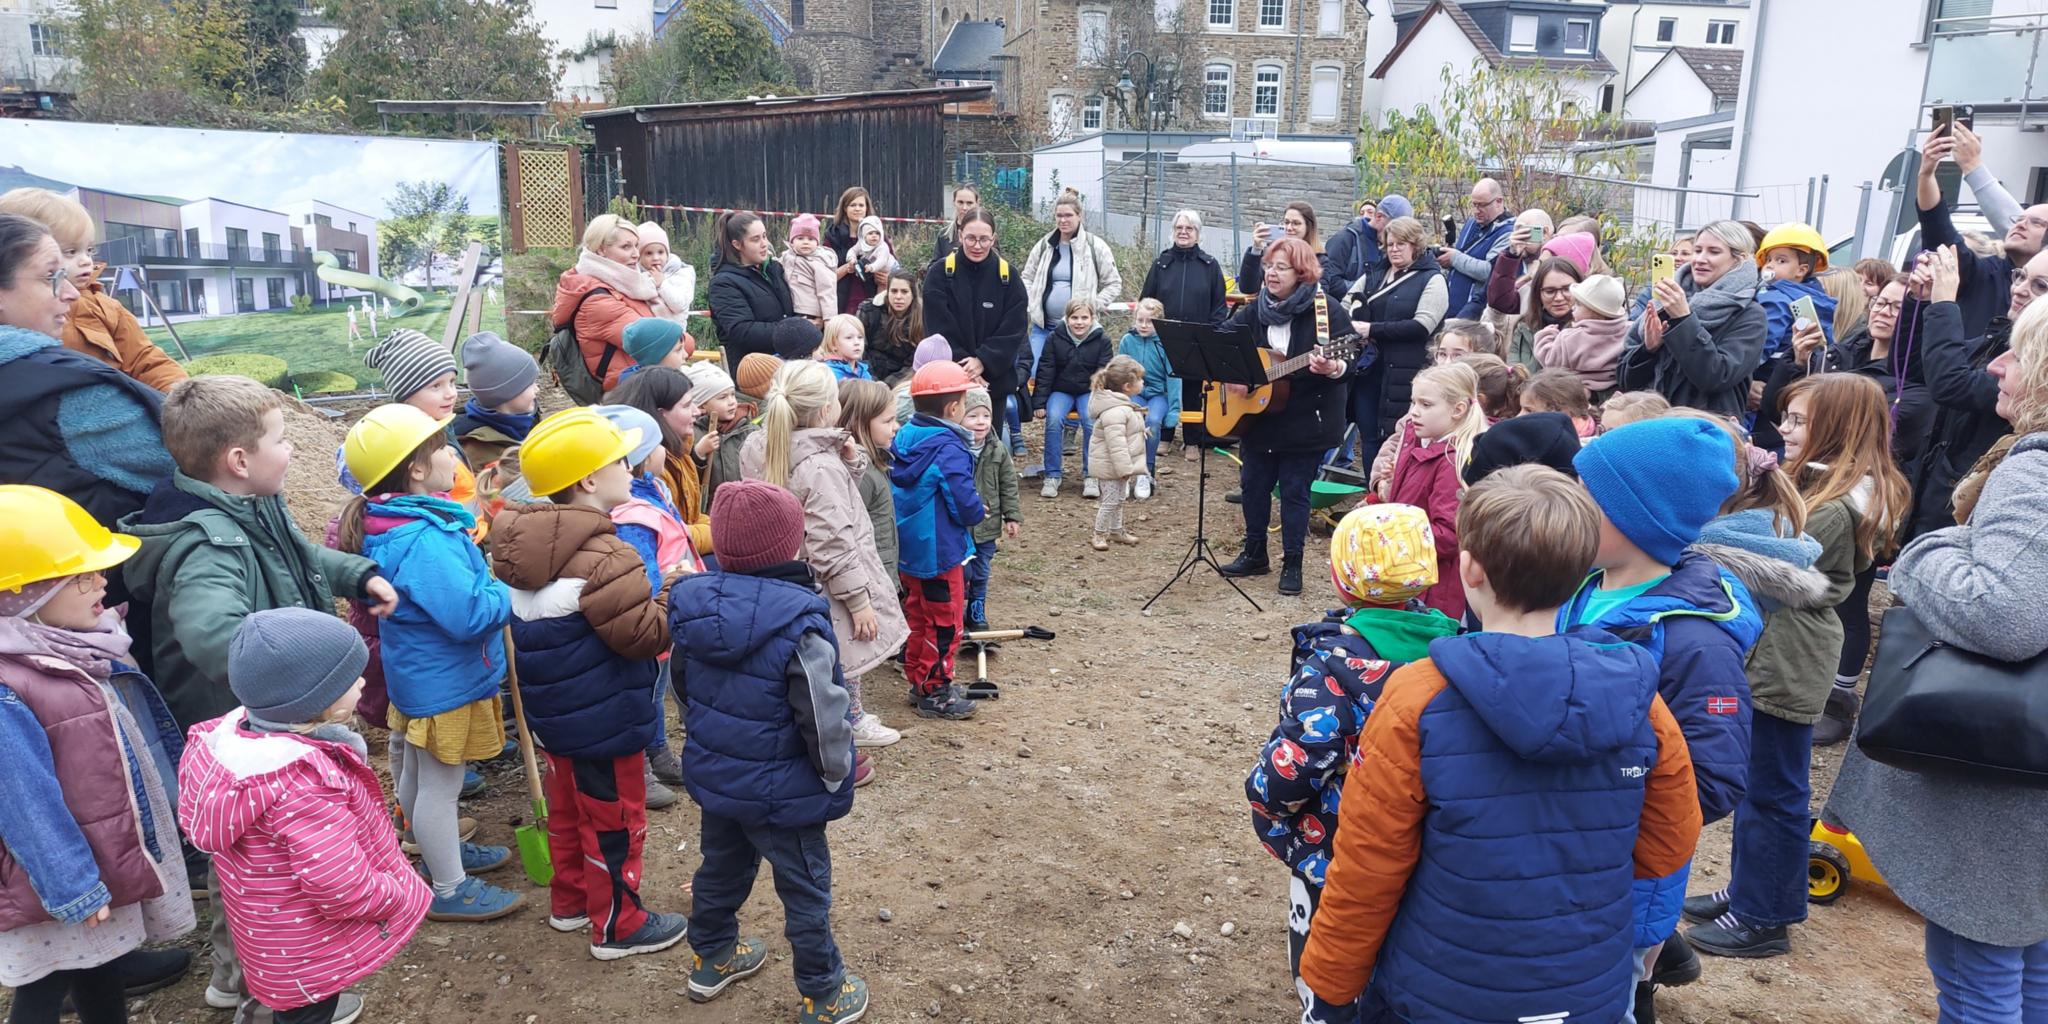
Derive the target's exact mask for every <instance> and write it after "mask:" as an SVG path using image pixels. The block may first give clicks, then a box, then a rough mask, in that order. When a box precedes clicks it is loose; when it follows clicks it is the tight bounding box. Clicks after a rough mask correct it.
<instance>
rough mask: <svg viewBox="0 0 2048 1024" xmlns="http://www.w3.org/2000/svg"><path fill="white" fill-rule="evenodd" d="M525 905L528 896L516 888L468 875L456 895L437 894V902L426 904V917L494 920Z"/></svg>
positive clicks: (434, 918) (445, 919)
mask: <svg viewBox="0 0 2048 1024" xmlns="http://www.w3.org/2000/svg"><path fill="white" fill-rule="evenodd" d="M499 849H504V847H499ZM508 856H509V853H508ZM525 905H526V897H524V896H521V895H519V894H518V893H516V892H512V891H510V890H508V889H500V888H498V887H497V886H495V885H492V884H490V883H489V882H486V881H484V880H483V879H481V878H474V877H472V878H465V879H463V880H462V884H461V885H459V886H456V887H455V892H454V894H453V895H449V896H435V897H434V902H432V903H429V904H427V920H429V921H495V920H497V919H498V918H501V917H504V916H505V915H507V914H510V913H512V912H513V911H516V910H518V909H519V908H520V907H523V906H525Z"/></svg>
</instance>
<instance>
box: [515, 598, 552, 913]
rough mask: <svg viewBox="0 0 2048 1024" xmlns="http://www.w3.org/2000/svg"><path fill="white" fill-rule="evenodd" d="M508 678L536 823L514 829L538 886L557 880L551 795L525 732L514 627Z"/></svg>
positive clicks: (529, 874) (522, 859)
mask: <svg viewBox="0 0 2048 1024" xmlns="http://www.w3.org/2000/svg"><path fill="white" fill-rule="evenodd" d="M505 680H506V682H507V683H509V684H510V685H511V689H512V727H513V729H515V730H517V732H518V734H519V759H520V760H521V761H523V762H525V764H526V795H527V798H528V799H530V800H532V801H533V822H532V824H528V825H521V826H519V827H518V828H516V829H513V830H512V835H513V838H514V839H516V840H517V841H518V845H519V860H520V863H522V864H524V865H525V866H526V877H527V878H530V879H532V880H533V884H535V885H546V884H548V883H549V882H552V881H554V879H555V865H554V861H552V860H550V859H549V857H548V827H547V822H548V798H547V796H546V795H545V794H543V793H542V792H541V788H540V764H539V762H538V761H536V760H535V759H534V755H533V734H532V733H529V732H527V731H526V705H525V704H524V703H523V702H522V701H520V699H519V658H518V655H517V654H516V653H515V652H514V651H513V649H512V627H511V626H506V627H505Z"/></svg>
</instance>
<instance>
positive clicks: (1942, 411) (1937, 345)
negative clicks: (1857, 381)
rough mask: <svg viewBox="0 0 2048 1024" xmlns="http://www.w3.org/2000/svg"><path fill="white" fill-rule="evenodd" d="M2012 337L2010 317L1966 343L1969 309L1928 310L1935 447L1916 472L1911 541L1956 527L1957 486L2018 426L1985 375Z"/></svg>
mask: <svg viewBox="0 0 2048 1024" xmlns="http://www.w3.org/2000/svg"><path fill="white" fill-rule="evenodd" d="M2011 333H2012V322H2011V321H2009V320H2007V319H2005V318H2004V317H1998V318H1995V319H1993V320H1992V321H1991V330H1990V333H1989V334H1986V335H1984V336H1983V337H1979V338H1972V339H1970V340H1969V341H1964V340H1963V311H1962V309H1961V307H1959V306H1958V305H1957V304H1956V303H1953V302H1936V303H1932V304H1930V305H1929V306H1928V307H1927V316H1926V321H1925V322H1924V323H1923V324H1922V334H1921V341H1920V343H1921V345H1923V346H1924V348H1923V350H1922V351H1923V352H1924V353H1925V355H1924V356H1923V357H1922V358H1923V359H1924V366H1925V369H1926V373H1927V395H1928V398H1929V399H1930V400H1931V401H1932V402H1933V404H1934V409H1935V411H1934V434H1933V441H1932V444H1931V445H1930V446H1929V447H1928V449H1927V452H1926V454H1925V455H1923V456H1921V458H1920V460H1919V463H1918V465H1917V466H1916V467H1915V468H1914V471H1913V473H1912V477H1913V518H1912V521H1911V522H1910V523H1909V524H1908V528H1907V539H1908V540H1911V539H1912V538H1914V537H1918V536H1920V535H1921V534H1923V533H1927V532H1929V531H1931V530H1939V529H1941V528H1943V527H1947V526H1954V525H1955V524H1956V517H1955V507H1954V498H1955V490H1956V483H1957V482H1958V481H1960V480H1961V479H1962V478H1963V476H1964V474H1966V473H1968V472H1969V471H1970V467H1971V466H1972V465H1974V464H1975V463H1976V461H1977V460H1978V459H1979V458H1981V457H1983V455H1984V453H1985V452H1987V451H1990V450H1991V446H1992V445H1993V444H1996V443H1997V442H1998V439H1999V438H2001V437H2003V436H2005V435H2006V434H2009V433H2011V432H2012V426H2011V425H2010V424H2008V423H2006V422H2005V420H2003V419H2001V418H2000V417H1999V415H1998V379H1997V378H1996V377H1993V376H1991V374H1990V373H1988V372H1986V371H1985V367H1987V366H1989V365H1991V361H1992V360H1993V359H1996V358H1998V357H1999V355H2001V354H2003V353H2004V352H2005V351H2006V349H2007V347H2008V341H2009V336H2010V335H2011Z"/></svg>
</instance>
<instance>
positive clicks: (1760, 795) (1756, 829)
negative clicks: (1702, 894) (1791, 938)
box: [1728, 666, 1818, 928]
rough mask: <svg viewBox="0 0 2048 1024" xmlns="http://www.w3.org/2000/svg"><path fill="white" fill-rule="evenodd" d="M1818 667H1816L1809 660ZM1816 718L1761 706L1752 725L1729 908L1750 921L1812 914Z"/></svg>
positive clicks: (1759, 923) (1779, 922)
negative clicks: (1794, 719) (1802, 719)
mask: <svg viewBox="0 0 2048 1024" xmlns="http://www.w3.org/2000/svg"><path fill="white" fill-rule="evenodd" d="M1809 670H1812V671H1818V668H1815V667H1811V666H1810V667H1809ZM1812 759H1813V726H1811V725H1794V724H1793V723H1791V722H1788V721H1785V720H1784V719H1782V718H1777V717H1774V716H1771V715H1767V714H1764V713H1763V712H1761V711H1759V712H1757V713H1756V714H1755V715H1753V716H1751V718H1750V726H1749V792H1748V794H1747V795H1745V796H1744V797H1743V798H1742V802H1741V803H1740V804H1737V805H1736V806H1735V842H1734V849H1733V851H1732V852H1731V853H1730V855H1729V867H1728V874H1729V883H1728V899H1729V905H1728V909H1729V911H1730V912H1731V913H1733V914H1734V915H1735V916H1736V917H1738V918H1741V919H1742V921H1743V922H1744V923H1746V924H1748V925H1750V926H1752V927H1756V928H1778V927H1782V926H1784V925H1788V924H1797V923H1798V922H1800V921H1804V920H1806V860H1807V851H1808V848H1809V845H1808V842H1807V833H1808V832H1809V830H1810V827H1811V826H1810V819H1808V817H1807V803H1808V802H1809V801H1810V800H1811V799H1812V797H1813V793H1812V789H1811V786H1810V784H1809V783H1808V781H1807V774H1806V773H1807V768H1808V762H1810V761H1811V760H1812Z"/></svg>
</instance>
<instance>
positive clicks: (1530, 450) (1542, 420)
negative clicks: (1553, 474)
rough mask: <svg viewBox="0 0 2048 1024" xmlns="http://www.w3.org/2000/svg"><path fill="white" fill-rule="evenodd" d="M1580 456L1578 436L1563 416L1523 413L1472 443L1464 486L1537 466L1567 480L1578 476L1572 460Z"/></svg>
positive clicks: (1498, 424)
mask: <svg viewBox="0 0 2048 1024" xmlns="http://www.w3.org/2000/svg"><path fill="white" fill-rule="evenodd" d="M1578 454H1579V435H1578V433H1577V432H1576V431H1575V430H1573V429H1572V421H1571V420H1570V419H1569V418H1567V417H1566V416H1565V415H1564V414H1563V413H1556V412H1525V413H1523V414H1522V415H1520V416H1517V417H1515V418H1514V419H1508V420H1502V421H1500V422H1499V423H1496V424H1494V425H1493V426H1491V427H1488V428H1486V433H1483V434H1481V435H1479V439H1478V440H1476V441H1474V442H1472V458H1471V460H1470V461H1468V462H1466V463H1465V470H1464V478H1465V486H1466V487H1467V488H1470V487H1471V486H1472V485H1473V484H1476V483H1478V482H1479V481H1481V480H1484V479H1486V478H1487V477H1489V476H1492V475H1493V474H1495V473H1497V472H1499V471H1500V470H1503V469H1507V468H1508V467H1510V466H1521V465H1527V464H1528V463H1532V462H1533V463H1536V464H1537V465H1541V466H1548V467H1550V468H1551V469H1554V470H1557V471H1558V472H1560V473H1563V474H1564V475H1566V476H1569V477H1576V476H1578V475H1579V474H1578V471H1577V470H1575V469H1573V468H1572V459H1574V458H1576V457H1577V456H1578Z"/></svg>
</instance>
